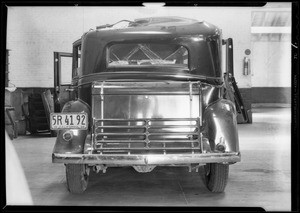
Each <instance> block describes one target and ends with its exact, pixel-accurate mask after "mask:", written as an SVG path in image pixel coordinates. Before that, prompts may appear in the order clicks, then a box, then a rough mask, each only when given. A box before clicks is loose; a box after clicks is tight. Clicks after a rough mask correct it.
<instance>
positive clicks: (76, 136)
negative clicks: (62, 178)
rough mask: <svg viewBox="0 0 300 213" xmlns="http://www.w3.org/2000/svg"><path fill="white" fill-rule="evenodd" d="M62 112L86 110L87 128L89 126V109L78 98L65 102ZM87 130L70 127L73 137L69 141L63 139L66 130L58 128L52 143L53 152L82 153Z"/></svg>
mask: <svg viewBox="0 0 300 213" xmlns="http://www.w3.org/2000/svg"><path fill="white" fill-rule="evenodd" d="M62 112H86V113H87V114H88V118H89V129H90V126H91V113H90V112H91V110H90V107H89V105H88V104H87V103H85V102H83V101H82V100H80V99H78V100H76V101H69V102H67V103H66V104H65V105H64V107H63V109H62ZM89 129H88V130H76V129H70V131H72V132H73V138H72V139H71V140H70V141H65V140H64V139H63V134H64V133H65V132H66V131H68V130H59V131H58V134H57V138H56V142H55V145H54V149H53V153H69V154H78V153H83V149H84V141H85V139H86V136H87V134H88V132H89Z"/></svg>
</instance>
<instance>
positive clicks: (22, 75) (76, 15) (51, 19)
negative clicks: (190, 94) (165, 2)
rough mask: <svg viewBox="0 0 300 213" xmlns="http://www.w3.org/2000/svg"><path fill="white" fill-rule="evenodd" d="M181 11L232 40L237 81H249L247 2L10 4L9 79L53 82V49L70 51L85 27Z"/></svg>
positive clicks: (20, 82) (29, 83) (44, 84)
mask: <svg viewBox="0 0 300 213" xmlns="http://www.w3.org/2000/svg"><path fill="white" fill-rule="evenodd" d="M151 16H181V17H186V18H193V19H198V20H205V21H207V22H210V23H212V24H214V25H217V26H218V27H220V28H221V29H222V30H223V35H224V38H227V37H232V38H233V40H234V51H235V52H234V56H235V61H234V66H235V75H236V79H237V81H238V83H239V87H241V88H248V87H250V86H251V80H250V76H248V77H245V76H243V75H242V67H243V64H242V63H243V57H244V51H245V49H248V48H249V49H250V47H251V45H250V44H251V41H250V36H251V34H250V28H251V8H231V7H219V8H218V7H217V8H216V7H202V8H199V7H184V8H181V7H168V8H161V9H151V8H150V9H147V8H144V7H141V8H138V7H135V8H134V7H9V8H8V26H7V27H8V29H7V48H8V49H10V50H11V51H10V67H9V70H10V73H9V79H10V83H11V84H12V85H15V86H16V87H53V51H61V52H70V51H71V50H72V43H73V42H74V41H75V40H76V39H78V38H80V37H81V35H82V34H83V33H84V32H85V31H88V30H89V29H91V28H93V29H95V27H96V26H98V25H102V24H107V23H115V22H117V21H119V20H122V19H129V20H133V19H135V18H142V17H151Z"/></svg>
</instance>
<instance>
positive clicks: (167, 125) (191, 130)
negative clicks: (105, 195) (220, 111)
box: [92, 117, 203, 155]
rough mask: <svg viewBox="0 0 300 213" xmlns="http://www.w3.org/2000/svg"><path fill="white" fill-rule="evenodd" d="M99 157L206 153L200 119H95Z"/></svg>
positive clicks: (95, 139) (95, 149)
mask: <svg viewBox="0 0 300 213" xmlns="http://www.w3.org/2000/svg"><path fill="white" fill-rule="evenodd" d="M93 123H94V126H93V135H92V136H93V149H94V151H96V152H97V153H99V154H103V155H105V154H125V155H131V154H176V153H180V154H188V153H192V154H194V153H198V154H199V153H201V150H203V144H202V134H201V132H200V118H199V117H198V118H149V119H94V122H93Z"/></svg>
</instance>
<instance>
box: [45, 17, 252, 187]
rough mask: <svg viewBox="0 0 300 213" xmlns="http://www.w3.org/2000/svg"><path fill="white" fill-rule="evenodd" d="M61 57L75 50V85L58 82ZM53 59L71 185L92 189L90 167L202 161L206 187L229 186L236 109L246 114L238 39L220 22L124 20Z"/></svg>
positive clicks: (54, 125)
mask: <svg viewBox="0 0 300 213" xmlns="http://www.w3.org/2000/svg"><path fill="white" fill-rule="evenodd" d="M121 22H122V23H126V26H124V24H123V25H122V27H120V26H118V25H119V24H120V23H121ZM223 46H224V48H225V49H226V56H227V57H226V70H222V63H223V62H222V48H223ZM61 57H72V58H73V70H72V83H71V84H67V85H63V84H61V83H60V80H59V78H60V75H61V70H60V59H61ZM54 65H55V82H56V83H55V93H54V104H55V107H54V108H55V112H54V113H51V119H50V123H51V129H52V130H53V131H57V132H58V133H57V138H56V143H55V146H54V149H53V153H52V161H53V163H63V164H65V167H66V181H67V186H68V190H69V191H70V192H71V193H82V192H84V191H85V190H86V189H87V186H88V177H89V174H90V172H92V171H93V172H99V171H103V172H106V170H107V169H108V168H110V167H115V166H118V167H119V166H131V167H133V168H134V169H135V170H136V171H137V172H151V171H152V170H153V169H155V167H156V166H186V167H188V168H189V170H190V171H192V170H195V171H198V168H202V169H203V168H204V171H205V172H204V173H203V174H202V176H204V177H203V178H204V180H205V184H206V186H207V188H208V190H210V191H211V192H217V193H218V192H223V191H224V190H225V187H226V185H227V180H228V174H229V165H231V164H234V163H237V162H240V161H241V153H240V150H239V138H238V130H237V119H236V117H237V114H238V113H242V114H243V115H244V118H245V119H247V116H246V112H245V110H244V107H243V102H242V98H241V95H240V93H239V90H238V88H237V86H236V82H235V79H234V75H233V41H232V39H231V38H228V39H223V38H222V32H221V30H220V29H219V28H218V27H216V26H214V25H212V24H210V23H208V22H205V21H198V20H193V19H186V18H181V17H153V18H141V19H136V20H134V21H128V20H122V21H120V22H118V23H116V24H107V25H102V26H98V27H97V28H96V29H95V30H90V31H88V32H86V33H85V34H84V35H83V36H82V37H81V39H79V40H77V41H75V42H74V43H73V52H72V53H61V52H55V53H54Z"/></svg>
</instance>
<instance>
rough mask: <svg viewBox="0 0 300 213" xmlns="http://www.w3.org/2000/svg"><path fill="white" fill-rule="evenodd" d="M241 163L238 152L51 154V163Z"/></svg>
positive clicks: (129, 164)
mask: <svg viewBox="0 0 300 213" xmlns="http://www.w3.org/2000/svg"><path fill="white" fill-rule="evenodd" d="M240 161H241V155H240V152H232V153H205V154H168V155H163V154H162V155H132V154H131V155H101V154H59V153H53V154H52V162H53V163H74V164H107V165H128V166H133V165H173V164H191V163H200V164H201V163H235V162H240Z"/></svg>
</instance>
